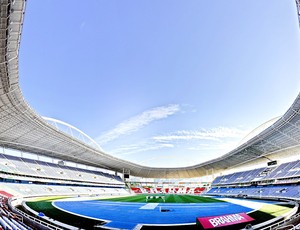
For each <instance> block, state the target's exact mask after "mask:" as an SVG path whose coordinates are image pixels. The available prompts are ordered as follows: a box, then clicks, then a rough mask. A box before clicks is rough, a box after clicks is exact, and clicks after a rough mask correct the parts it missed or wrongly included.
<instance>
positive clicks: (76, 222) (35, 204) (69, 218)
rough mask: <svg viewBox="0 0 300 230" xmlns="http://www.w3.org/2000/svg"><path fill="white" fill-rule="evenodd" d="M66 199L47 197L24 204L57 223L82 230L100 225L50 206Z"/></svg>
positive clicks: (94, 221) (98, 222) (99, 222)
mask: <svg viewBox="0 0 300 230" xmlns="http://www.w3.org/2000/svg"><path fill="white" fill-rule="evenodd" d="M62 198H66V197H57V198H54V197H48V198H45V199H38V200H39V201H31V202H26V204H27V205H28V206H29V207H30V208H31V209H33V210H35V211H37V212H42V213H44V214H45V215H46V216H47V217H49V218H52V219H54V220H57V221H59V222H62V223H65V224H69V225H72V226H76V227H78V228H83V229H93V228H94V226H95V225H97V224H102V223H103V222H101V221H96V220H92V219H88V218H84V217H80V216H76V215H72V214H69V213H67V212H63V211H61V210H59V209H57V208H55V207H54V206H53V205H52V201H54V200H58V199H62Z"/></svg>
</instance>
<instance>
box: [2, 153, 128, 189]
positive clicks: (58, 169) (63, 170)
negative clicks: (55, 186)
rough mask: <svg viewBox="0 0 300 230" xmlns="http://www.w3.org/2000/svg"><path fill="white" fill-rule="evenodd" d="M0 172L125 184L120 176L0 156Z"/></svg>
mask: <svg viewBox="0 0 300 230" xmlns="http://www.w3.org/2000/svg"><path fill="white" fill-rule="evenodd" d="M0 172H3V173H9V174H17V175H19V176H20V175H24V176H26V177H28V176H31V177H37V178H53V179H60V180H71V181H82V182H92V183H105V184H120V185H122V184H124V183H123V182H122V179H121V178H120V177H118V176H115V175H112V174H108V173H104V172H101V171H91V170H87V169H81V168H75V167H70V166H65V165H59V164H54V163H47V162H42V161H36V160H30V159H24V158H20V157H15V156H9V155H4V154H0Z"/></svg>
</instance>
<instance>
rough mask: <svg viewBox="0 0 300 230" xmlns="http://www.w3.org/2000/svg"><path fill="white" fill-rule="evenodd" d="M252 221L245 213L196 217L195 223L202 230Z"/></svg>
mask: <svg viewBox="0 0 300 230" xmlns="http://www.w3.org/2000/svg"><path fill="white" fill-rule="evenodd" d="M253 220H254V219H253V218H252V217H250V216H248V215H247V214H246V213H236V214H227V215H223V216H209V217H198V218H197V221H198V222H199V223H200V224H201V225H202V227H203V228H204V229H212V228H220V227H225V226H229V225H235V224H241V223H248V222H251V221H253Z"/></svg>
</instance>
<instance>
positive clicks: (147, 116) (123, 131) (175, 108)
mask: <svg viewBox="0 0 300 230" xmlns="http://www.w3.org/2000/svg"><path fill="white" fill-rule="evenodd" d="M179 111H180V106H179V105H178V104H171V105H167V106H160V107H156V108H153V109H150V110H147V111H144V112H143V113H141V114H139V115H137V116H134V117H132V118H130V119H128V120H126V121H123V122H121V123H120V124H118V125H117V126H115V127H114V128H113V129H111V130H109V131H107V132H105V133H104V134H102V135H101V136H100V137H98V138H96V141H97V142H98V143H99V144H100V145H103V144H106V143H108V142H110V141H113V140H115V139H117V138H119V137H120V136H123V135H128V134H131V133H133V132H136V131H138V130H139V129H141V128H143V127H145V126H147V125H148V124H150V123H151V122H153V121H156V120H160V119H164V118H167V117H169V116H171V115H173V114H175V113H177V112H179Z"/></svg>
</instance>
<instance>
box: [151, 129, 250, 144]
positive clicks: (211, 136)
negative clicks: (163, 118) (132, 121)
mask: <svg viewBox="0 0 300 230" xmlns="http://www.w3.org/2000/svg"><path fill="white" fill-rule="evenodd" d="M245 134H246V131H245V130H241V129H237V128H228V127H218V128H212V129H201V130H183V131H177V132H175V133H171V134H169V135H163V136H155V137H153V140H155V141H158V142H172V141H180V140H182V141H188V140H214V141H218V140H221V139H223V138H241V137H243V136H245Z"/></svg>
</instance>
